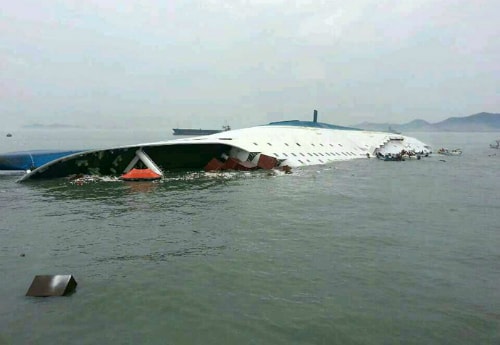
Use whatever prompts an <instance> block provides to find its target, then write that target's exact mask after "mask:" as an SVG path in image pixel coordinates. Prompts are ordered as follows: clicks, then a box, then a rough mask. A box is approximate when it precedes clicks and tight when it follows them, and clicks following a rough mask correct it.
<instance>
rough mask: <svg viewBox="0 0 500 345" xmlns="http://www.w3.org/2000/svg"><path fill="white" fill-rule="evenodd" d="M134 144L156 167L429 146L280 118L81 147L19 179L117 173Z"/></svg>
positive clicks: (291, 161) (322, 159) (340, 156)
mask: <svg viewBox="0 0 500 345" xmlns="http://www.w3.org/2000/svg"><path fill="white" fill-rule="evenodd" d="M138 150H139V151H140V152H144V153H146V155H147V156H148V157H150V159H151V161H152V162H154V164H155V165H156V166H158V167H159V169H161V170H162V171H170V170H176V169H201V168H203V167H204V166H205V164H207V162H208V161H209V160H210V159H212V158H217V159H227V158H228V157H233V158H236V159H238V160H240V161H249V162H257V161H258V159H259V156H260V155H261V154H265V155H267V156H271V157H275V158H276V159H277V160H278V162H279V165H280V166H285V165H287V166H290V167H300V166H307V165H320V164H329V163H332V162H335V161H342V160H350V159H359V158H368V157H375V156H376V154H377V153H379V152H380V153H382V154H387V153H399V152H401V151H402V150H406V151H415V152H421V153H424V154H426V153H430V152H431V151H430V148H429V146H427V145H426V144H424V143H423V142H421V141H419V140H417V139H415V138H411V137H407V136H403V135H397V134H392V133H386V132H372V131H363V130H357V129H353V128H345V127H338V126H333V125H327V124H323V123H317V122H307V121H284V122H277V123H271V124H269V125H264V126H257V127H250V128H244V129H237V130H230V131H226V132H221V133H216V134H212V135H206V136H200V137H192V138H183V139H175V140H168V141H162V142H155V143H145V144H139V145H130V146H122V147H116V148H110V149H106V150H93V151H84V152H80V153H77V154H74V155H70V156H67V157H63V158H60V159H57V160H55V161H52V162H49V163H48V164H45V165H44V166H41V167H40V168H37V169H35V170H33V171H31V172H30V173H28V174H26V175H25V176H23V178H22V179H21V180H22V181H24V180H28V179H41V178H54V177H65V176H69V175H72V174H91V175H112V176H113V175H114V176H119V175H121V174H123V173H124V171H126V170H127V169H129V168H130V167H129V165H130V162H131V161H132V160H133V159H134V158H135V156H136V152H138ZM136 160H137V159H136ZM146 165H147V164H146Z"/></svg>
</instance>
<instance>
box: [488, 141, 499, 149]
mask: <svg viewBox="0 0 500 345" xmlns="http://www.w3.org/2000/svg"><path fill="white" fill-rule="evenodd" d="M495 142H496V144H490V147H491V148H492V149H500V139H498V140H496V141H495Z"/></svg>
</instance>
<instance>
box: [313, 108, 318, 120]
mask: <svg viewBox="0 0 500 345" xmlns="http://www.w3.org/2000/svg"><path fill="white" fill-rule="evenodd" d="M313 122H318V111H317V110H316V109H314V118H313Z"/></svg>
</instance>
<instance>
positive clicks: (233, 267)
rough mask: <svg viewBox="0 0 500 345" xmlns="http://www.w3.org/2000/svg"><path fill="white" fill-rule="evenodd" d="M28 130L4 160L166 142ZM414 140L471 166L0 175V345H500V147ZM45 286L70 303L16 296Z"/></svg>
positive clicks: (447, 137) (433, 162) (438, 138)
mask: <svg viewBox="0 0 500 345" xmlns="http://www.w3.org/2000/svg"><path fill="white" fill-rule="evenodd" d="M26 132H28V133H27V134H26ZM26 132H23V133H14V136H13V137H12V138H6V139H5V138H2V140H1V141H0V144H1V145H2V150H1V151H3V152H6V151H16V150H21V149H35V148H44V149H45V148H47V149H59V148H61V149H66V148H72V149H73V148H75V149H76V148H95V147H106V146H112V145H118V144H133V143H137V142H148V141H155V140H161V139H167V138H165V135H164V133H161V132H160V131H150V132H148V133H146V132H135V133H129V134H130V136H129V137H127V138H128V139H127V138H126V135H125V134H126V133H125V132H120V131H107V132H106V133H103V131H94V132H92V131H67V132H64V131H52V132H49V131H31V132H30V131H26ZM413 136H415V137H417V138H419V139H421V140H423V141H425V142H427V143H429V144H431V145H432V146H433V147H434V151H437V149H438V148H439V147H447V148H449V149H452V148H458V147H459V148H461V149H462V150H463V155H462V156H459V157H448V156H439V155H433V156H431V157H427V158H423V159H422V160H419V161H416V160H415V161H405V162H383V161H380V160H376V159H360V160H354V161H346V162H337V163H334V164H331V165H324V166H312V167H306V168H296V169H293V173H292V174H291V175H284V174H269V173H267V172H256V173H236V172H233V173H224V174H206V173H202V172H199V171H191V172H183V173H176V174H168V175H167V176H166V178H165V179H164V180H163V181H161V182H121V181H116V180H114V179H107V180H106V179H105V180H101V181H89V182H86V183H83V184H74V183H72V182H70V181H67V180H65V179H57V180H48V181H32V182H28V183H22V184H19V183H16V180H17V178H18V177H19V176H15V175H12V174H3V175H0V277H1V278H0V279H1V281H0V344H54V343H59V344H500V288H499V287H500V198H499V191H500V181H499V178H500V173H499V171H500V152H499V151H498V150H494V149H490V148H489V146H488V144H489V143H490V142H492V141H493V140H495V139H497V138H499V137H500V134H499V133H480V134H478V133H414V134H413ZM8 139H15V140H17V142H14V141H10V142H9V141H8ZM9 145H10V146H9ZM39 274H72V275H74V277H75V279H76V281H77V282H78V286H77V289H76V293H74V294H73V295H71V296H68V297H52V298H33V297H26V296H25V293H26V291H27V289H28V287H29V285H30V284H31V281H32V279H33V277H34V276H35V275H39Z"/></svg>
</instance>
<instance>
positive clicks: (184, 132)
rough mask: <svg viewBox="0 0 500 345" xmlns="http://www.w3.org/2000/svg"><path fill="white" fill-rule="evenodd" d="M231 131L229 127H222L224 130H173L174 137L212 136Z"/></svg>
mask: <svg viewBox="0 0 500 345" xmlns="http://www.w3.org/2000/svg"><path fill="white" fill-rule="evenodd" d="M229 130H231V127H229V126H222V129H194V128H173V131H174V135H210V134H216V133H220V132H225V131H229Z"/></svg>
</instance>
